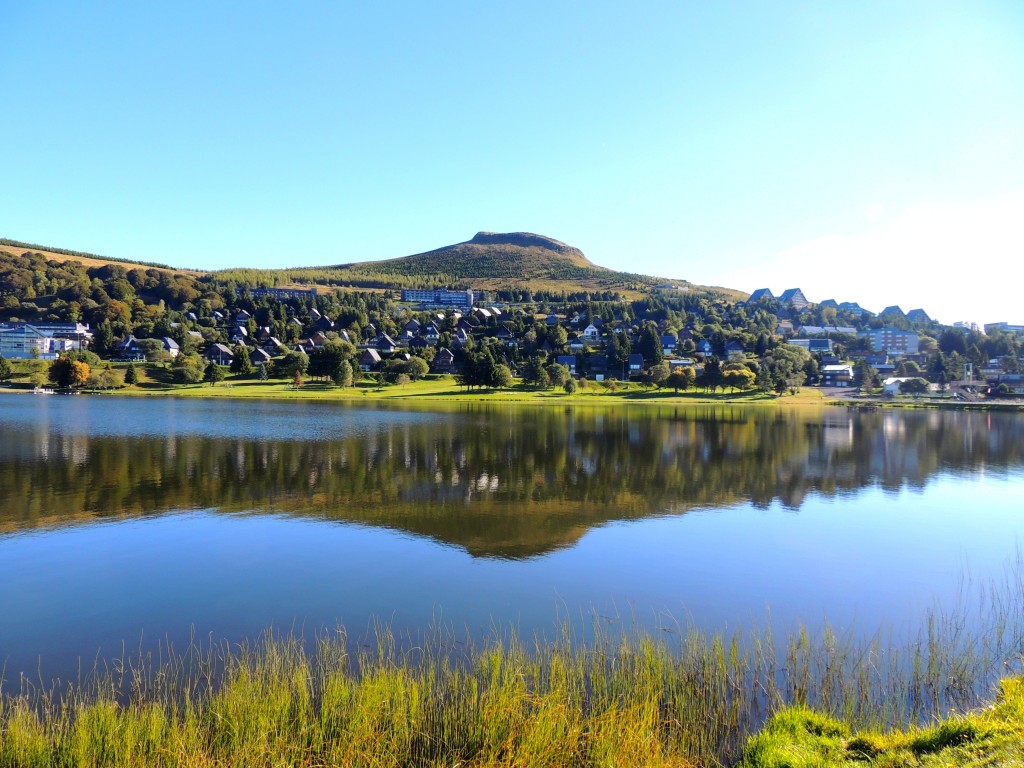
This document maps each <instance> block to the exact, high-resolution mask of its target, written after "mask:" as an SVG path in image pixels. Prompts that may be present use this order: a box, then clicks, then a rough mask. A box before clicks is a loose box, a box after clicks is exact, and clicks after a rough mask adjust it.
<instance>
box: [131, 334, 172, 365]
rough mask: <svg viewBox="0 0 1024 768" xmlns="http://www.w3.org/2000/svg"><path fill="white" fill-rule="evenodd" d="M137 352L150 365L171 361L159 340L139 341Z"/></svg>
mask: <svg viewBox="0 0 1024 768" xmlns="http://www.w3.org/2000/svg"><path fill="white" fill-rule="evenodd" d="M139 350H140V351H141V352H142V355H143V357H145V358H146V360H148V361H149V362H151V363H163V362H166V361H168V360H170V359H171V356H170V354H169V353H168V352H167V350H166V349H164V345H163V342H162V341H160V339H139Z"/></svg>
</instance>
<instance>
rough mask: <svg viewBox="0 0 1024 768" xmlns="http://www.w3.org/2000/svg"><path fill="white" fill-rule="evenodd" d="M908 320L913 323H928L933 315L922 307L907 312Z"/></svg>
mask: <svg viewBox="0 0 1024 768" xmlns="http://www.w3.org/2000/svg"><path fill="white" fill-rule="evenodd" d="M907 320H909V321H910V322H912V323H921V324H928V323H930V322H931V321H932V319H931V317H930V316H929V315H928V313H927V312H925V311H924V310H923V309H921V308H920V307H919V308H918V309H912V310H910V311H909V312H907Z"/></svg>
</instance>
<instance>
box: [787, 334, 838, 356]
mask: <svg viewBox="0 0 1024 768" xmlns="http://www.w3.org/2000/svg"><path fill="white" fill-rule="evenodd" d="M786 343H787V344H792V345H793V346H794V347H803V348H804V349H806V350H807V351H808V352H810V353H811V354H812V355H817V354H822V355H830V354H832V339H828V338H824V339H822V338H817V339H790V340H789V341H787V342H786Z"/></svg>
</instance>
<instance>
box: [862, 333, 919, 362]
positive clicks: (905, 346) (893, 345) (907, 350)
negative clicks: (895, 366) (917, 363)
mask: <svg viewBox="0 0 1024 768" xmlns="http://www.w3.org/2000/svg"><path fill="white" fill-rule="evenodd" d="M863 335H864V336H866V337H867V338H868V339H869V340H870V342H871V349H873V350H874V351H875V352H885V354H887V355H916V354H917V351H918V346H917V334H916V333H914V332H913V331H901V330H900V329H898V328H878V329H877V330H873V331H865V332H864V334H863Z"/></svg>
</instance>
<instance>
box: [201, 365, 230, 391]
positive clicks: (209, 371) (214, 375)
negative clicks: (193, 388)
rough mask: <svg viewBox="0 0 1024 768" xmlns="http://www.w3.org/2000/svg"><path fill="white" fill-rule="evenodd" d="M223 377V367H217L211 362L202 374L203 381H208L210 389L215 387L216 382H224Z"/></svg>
mask: <svg viewBox="0 0 1024 768" xmlns="http://www.w3.org/2000/svg"><path fill="white" fill-rule="evenodd" d="M225 375H226V374H225V373H224V367H223V366H220V365H217V363H215V362H214V361H213V360H211V361H210V363H209V365H207V366H206V371H205V372H204V373H203V380H204V381H208V382H209V383H210V386H211V387H215V386H217V382H218V381H224V377H225Z"/></svg>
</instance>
